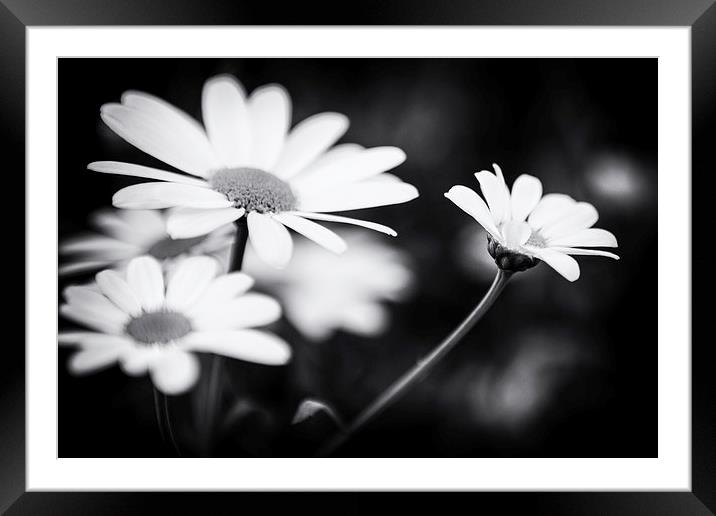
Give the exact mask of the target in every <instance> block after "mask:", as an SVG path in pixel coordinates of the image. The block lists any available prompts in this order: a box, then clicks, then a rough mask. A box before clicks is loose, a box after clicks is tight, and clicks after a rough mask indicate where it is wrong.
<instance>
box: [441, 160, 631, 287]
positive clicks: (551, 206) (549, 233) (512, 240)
mask: <svg viewBox="0 0 716 516" xmlns="http://www.w3.org/2000/svg"><path fill="white" fill-rule="evenodd" d="M493 167H494V170H495V171H494V173H493V172H491V171H488V170H483V171H481V172H478V173H476V174H475V177H476V178H477V180H478V182H479V183H480V190H481V191H482V195H483V196H484V200H483V198H482V197H480V195H478V194H477V192H475V191H474V190H472V189H470V188H468V187H466V186H462V185H456V186H453V187H452V188H451V189H450V190H449V191H448V192H447V193H446V194H445V197H447V198H448V199H450V200H451V201H452V202H453V203H455V204H456V205H457V206H458V207H459V208H460V209H462V210H463V211H464V212H466V213H467V214H468V215H470V216H472V217H473V218H474V219H475V220H476V221H477V223H478V224H480V225H481V226H482V227H483V228H485V230H486V231H487V232H488V234H489V242H488V249H489V251H490V254H491V255H492V257H493V258H494V259H495V261H496V263H497V264H498V266H499V267H500V268H502V269H505V270H511V271H520V270H525V269H528V268H530V267H532V266H534V265H536V264H537V263H538V262H539V261H540V260H541V261H544V262H545V263H547V264H548V265H549V266H550V267H552V268H553V269H554V270H556V271H557V272H558V273H559V274H561V275H562V276H563V277H564V278H566V279H567V280H569V281H576V280H577V279H578V278H579V274H580V270H579V264H578V263H577V261H576V260H575V259H574V258H572V256H571V255H592V256H606V257H609V258H614V259H619V257H618V256H617V255H616V254H614V253H611V252H608V251H602V250H597V249H588V248H589V247H617V239H616V237H615V236H614V235H613V234H612V233H611V232H609V231H607V230H605V229H599V228H594V227H592V226H594V224H596V222H597V220H598V219H599V214H598V213H597V210H596V208H595V207H594V206H592V205H591V204H589V203H586V202H577V201H576V200H574V199H573V198H571V197H570V196H568V195H564V194H546V195H543V189H542V182H541V181H540V180H539V179H538V178H536V177H534V176H530V175H527V174H523V175H521V176H519V177H518V178H517V179H516V180H515V182H514V183H513V185H512V190H511V191H510V189H509V188H508V187H507V184H506V183H505V179H504V176H503V174H502V170H501V169H500V167H499V166H497V165H496V164H495V165H493Z"/></svg>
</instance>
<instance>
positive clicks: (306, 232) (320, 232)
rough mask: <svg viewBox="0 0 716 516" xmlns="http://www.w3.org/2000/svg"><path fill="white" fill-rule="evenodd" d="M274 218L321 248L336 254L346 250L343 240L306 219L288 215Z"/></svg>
mask: <svg viewBox="0 0 716 516" xmlns="http://www.w3.org/2000/svg"><path fill="white" fill-rule="evenodd" d="M274 218H275V219H276V220H278V221H279V222H281V223H282V224H284V225H286V226H288V227H289V228H291V229H293V230H294V231H296V232H298V233H301V234H302V235H303V236H305V237H306V238H310V239H311V240H313V241H314V242H316V243H317V244H318V245H320V246H323V247H325V248H326V249H328V250H329V251H333V252H334V253H336V254H341V253H343V252H344V251H345V250H346V248H347V245H346V242H345V240H343V239H342V238H341V237H339V236H338V235H337V234H335V233H334V232H333V231H331V230H330V229H328V228H326V227H324V226H321V225H320V224H316V223H315V222H312V221H310V220H308V219H304V218H301V217H298V216H296V215H291V214H289V213H279V214H276V215H274Z"/></svg>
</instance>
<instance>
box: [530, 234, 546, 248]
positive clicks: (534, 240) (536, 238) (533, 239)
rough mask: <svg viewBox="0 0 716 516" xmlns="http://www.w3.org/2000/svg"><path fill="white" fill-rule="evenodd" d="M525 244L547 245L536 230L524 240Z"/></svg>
mask: <svg viewBox="0 0 716 516" xmlns="http://www.w3.org/2000/svg"><path fill="white" fill-rule="evenodd" d="M525 245H532V246H535V247H547V240H545V238H544V237H543V236H542V235H540V234H539V232H538V231H533V232H532V234H531V235H530V237H529V238H528V239H527V242H525Z"/></svg>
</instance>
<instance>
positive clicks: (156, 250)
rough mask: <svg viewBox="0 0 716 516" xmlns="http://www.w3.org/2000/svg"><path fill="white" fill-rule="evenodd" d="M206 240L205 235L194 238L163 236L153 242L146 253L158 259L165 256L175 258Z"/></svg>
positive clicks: (162, 258)
mask: <svg viewBox="0 0 716 516" xmlns="http://www.w3.org/2000/svg"><path fill="white" fill-rule="evenodd" d="M204 240H206V235H202V236H198V237H194V238H178V239H176V240H175V239H173V238H169V237H166V238H163V239H161V240H159V241H158V242H155V243H154V244H153V245H152V246H151V247H150V248H149V249H148V250H147V254H150V255H152V256H154V257H155V258H157V259H159V260H164V259H166V258H176V257H177V256H179V255H182V254H184V253H187V252H189V250H191V248H192V247H194V246H195V245H197V244H200V243H201V242H203V241H204Z"/></svg>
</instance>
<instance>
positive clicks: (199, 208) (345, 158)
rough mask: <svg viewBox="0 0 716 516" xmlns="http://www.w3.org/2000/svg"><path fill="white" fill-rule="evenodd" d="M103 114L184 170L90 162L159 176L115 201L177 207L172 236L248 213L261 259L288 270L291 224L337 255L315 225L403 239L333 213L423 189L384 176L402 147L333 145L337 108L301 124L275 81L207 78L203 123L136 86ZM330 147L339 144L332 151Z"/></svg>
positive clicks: (342, 126) (339, 245)
mask: <svg viewBox="0 0 716 516" xmlns="http://www.w3.org/2000/svg"><path fill="white" fill-rule="evenodd" d="M101 117H102V120H104V122H105V123H106V124H107V125H108V126H109V127H110V128H111V129H112V130H113V131H114V132H115V133H117V134H118V135H119V136H120V137H122V138H123V139H125V140H126V141H127V142H129V143H131V144H132V145H134V146H135V147H137V148H139V149H140V150H142V151H144V152H146V153H147V154H150V155H152V156H154V157H155V158H158V159H159V160H161V161H163V162H164V163H166V164H168V165H171V166H173V167H175V168H177V169H179V170H180V171H182V172H184V174H179V173H175V172H169V171H165V170H159V169H156V168H150V167H145V166H140V165H133V164H129V163H120V162H115V161H101V162H94V163H91V164H90V165H89V166H88V168H89V169H90V170H94V171H96V172H105V173H112V174H123V175H129V176H135V177H141V178H147V179H154V180H157V181H156V182H149V183H143V184H137V185H133V186H129V187H127V188H124V189H122V190H120V191H118V192H117V193H116V194H115V195H114V197H113V199H112V202H113V204H114V205H115V206H116V207H119V208H129V209H156V208H172V207H176V208H178V209H177V210H175V211H173V212H172V213H171V214H170V216H169V219H168V225H167V227H168V230H169V234H170V235H171V236H172V237H174V238H194V237H198V236H200V235H204V234H206V233H208V232H210V231H212V230H213V229H216V228H218V227H220V226H222V225H223V224H226V223H229V222H233V221H236V220H238V219H239V218H240V217H243V216H246V217H247V222H248V228H249V240H250V242H251V244H252V246H253V247H254V249H255V250H256V253H257V254H258V255H259V257H261V259H262V260H264V261H266V262H268V263H270V264H272V265H273V266H275V267H279V268H280V267H284V266H285V265H286V264H287V263H288V261H289V259H290V257H291V252H292V248H293V242H292V238H291V235H290V234H289V232H288V230H287V229H286V228H290V229H292V230H294V231H296V232H297V233H301V234H303V235H304V236H306V237H308V238H310V239H311V240H313V241H315V242H317V243H318V244H320V245H322V246H323V247H325V248H327V249H330V250H331V251H334V252H336V253H340V252H343V251H344V250H345V248H346V243H345V242H344V241H343V239H341V238H340V237H339V236H338V235H336V234H335V233H334V232H333V231H331V230H329V229H327V228H326V227H324V226H322V225H320V224H318V223H316V222H313V220H319V221H327V222H343V223H347V224H355V225H358V226H363V227H366V228H369V229H373V230H376V231H380V232H383V233H387V234H389V235H393V236H395V234H396V233H395V231H393V230H392V229H390V228H388V227H386V226H383V225H380V224H375V223H372V222H366V221H363V220H357V219H352V218H347V217H341V216H337V215H333V214H332V213H333V212H340V211H348V210H357V209H362V208H371V207H376V206H385V205H390V204H398V203H403V202H407V201H410V200H412V199H414V198H416V197H417V196H418V192H417V190H416V188H415V187H414V186H412V185H409V184H407V183H404V182H403V181H401V180H400V179H398V178H397V177H396V176H394V175H392V174H385V173H384V172H386V171H387V170H390V169H392V168H394V167H396V166H398V165H400V164H401V163H402V162H403V161H404V160H405V153H404V152H403V151H402V150H400V149H398V148H396V147H376V148H371V149H364V148H362V147H360V146H359V145H353V144H343V145H337V146H335V147H332V146H333V144H334V143H335V142H336V141H338V139H339V138H341V136H343V134H344V133H345V132H346V130H347V128H348V119H347V118H346V117H345V116H344V115H342V114H339V113H320V114H316V115H313V116H311V117H309V118H307V119H305V120H303V121H302V122H300V123H299V124H297V125H296V126H295V127H293V129H290V130H289V128H290V125H291V100H290V98H289V95H288V93H287V92H286V90H285V89H284V88H283V87H281V86H279V85H275V84H270V85H266V86H262V87H260V88H258V89H256V90H254V91H253V93H252V94H251V95H250V96H247V94H246V92H245V91H244V88H243V87H242V85H241V84H240V83H239V82H238V81H237V80H236V79H234V78H233V77H231V76H226V75H221V76H218V77H214V78H212V79H210V80H209V81H207V82H206V84H205V85H204V89H203V94H202V118H203V122H204V125H203V126H202V125H201V124H199V123H198V122H197V121H196V120H194V119H193V118H191V117H190V116H189V115H187V114H186V113H184V112H183V111H181V110H179V109H177V108H176V107H174V106H172V105H170V104H168V103H166V102H165V101H163V100H161V99H158V98H156V97H154V96H152V95H149V94H146V93H142V92H137V91H128V92H126V93H124V95H122V99H121V103H119V104H117V103H111V104H105V105H103V106H102V108H101ZM331 147H332V148H331Z"/></svg>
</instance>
